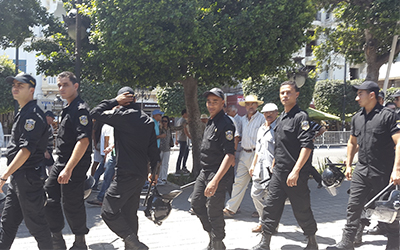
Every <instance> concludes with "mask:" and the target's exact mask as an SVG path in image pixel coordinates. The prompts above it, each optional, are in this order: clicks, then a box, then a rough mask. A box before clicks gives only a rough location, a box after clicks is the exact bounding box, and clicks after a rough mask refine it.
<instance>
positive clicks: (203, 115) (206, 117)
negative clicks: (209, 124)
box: [200, 114, 208, 119]
mask: <svg viewBox="0 0 400 250" xmlns="http://www.w3.org/2000/svg"><path fill="white" fill-rule="evenodd" d="M200 119H208V115H206V114H201V116H200Z"/></svg>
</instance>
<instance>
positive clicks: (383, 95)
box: [378, 90, 385, 99]
mask: <svg viewBox="0 0 400 250" xmlns="http://www.w3.org/2000/svg"><path fill="white" fill-rule="evenodd" d="M378 96H379V97H380V98H382V99H385V93H384V92H383V90H381V91H379V94H378Z"/></svg>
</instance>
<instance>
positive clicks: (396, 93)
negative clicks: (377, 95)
mask: <svg viewBox="0 0 400 250" xmlns="http://www.w3.org/2000/svg"><path fill="white" fill-rule="evenodd" d="M399 96H400V90H397V91H396V92H395V93H394V94H393V95H391V96H390V97H394V98H396V97H399Z"/></svg>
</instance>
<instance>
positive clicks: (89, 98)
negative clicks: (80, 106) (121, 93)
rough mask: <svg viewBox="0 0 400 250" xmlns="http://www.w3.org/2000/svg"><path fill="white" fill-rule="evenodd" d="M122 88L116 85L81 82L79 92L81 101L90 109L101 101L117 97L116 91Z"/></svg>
mask: <svg viewBox="0 0 400 250" xmlns="http://www.w3.org/2000/svg"><path fill="white" fill-rule="evenodd" d="M122 87H123V86H122V85H121V84H118V83H114V84H111V83H104V82H103V83H99V82H94V81H88V80H82V84H81V85H80V88H79V91H80V93H79V94H80V95H81V97H82V99H83V100H84V101H85V102H86V103H87V104H88V105H89V106H90V107H91V108H93V107H95V106H96V105H97V104H99V103H100V102H101V101H102V100H108V99H112V98H114V97H116V96H117V93H118V90H119V89H120V88H122Z"/></svg>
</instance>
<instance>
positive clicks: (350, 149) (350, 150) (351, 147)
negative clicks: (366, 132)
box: [344, 135, 358, 180]
mask: <svg viewBox="0 0 400 250" xmlns="http://www.w3.org/2000/svg"><path fill="white" fill-rule="evenodd" d="M357 151H358V145H357V137H355V136H353V135H350V138H349V141H348V142H347V159H346V172H345V173H344V175H345V176H346V178H347V179H348V180H351V172H352V167H351V164H352V163H353V159H354V155H355V154H356V153H357Z"/></svg>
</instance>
